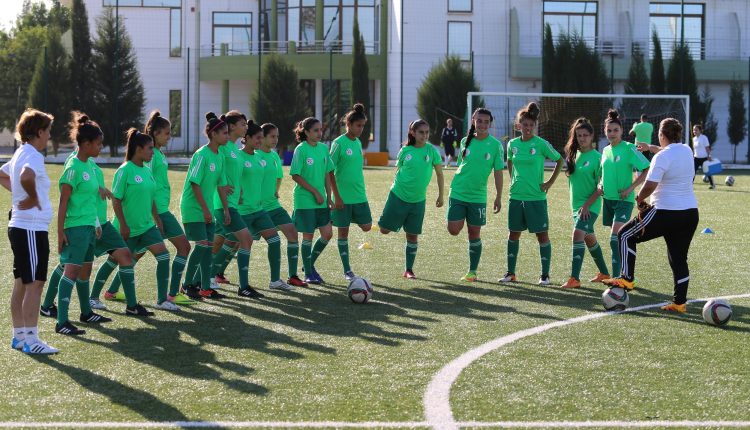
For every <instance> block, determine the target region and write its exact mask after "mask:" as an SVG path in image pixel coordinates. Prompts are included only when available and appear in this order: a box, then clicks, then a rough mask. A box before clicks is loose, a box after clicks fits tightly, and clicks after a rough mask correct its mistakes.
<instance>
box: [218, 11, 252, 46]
mask: <svg viewBox="0 0 750 430" xmlns="http://www.w3.org/2000/svg"><path fill="white" fill-rule="evenodd" d="M252 22H253V14H252V13H250V12H214V14H213V53H214V55H220V54H221V47H222V45H223V44H226V45H227V49H228V52H227V54H228V55H247V54H250V48H251V46H252V45H251V44H252V42H253V24H252Z"/></svg>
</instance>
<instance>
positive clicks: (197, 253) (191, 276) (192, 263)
mask: <svg viewBox="0 0 750 430" xmlns="http://www.w3.org/2000/svg"><path fill="white" fill-rule="evenodd" d="M206 251H208V252H211V250H210V249H208V247H207V246H206V245H201V244H199V243H196V244H195V246H194V247H193V251H192V252H191V253H190V256H189V257H188V260H187V269H186V270H185V283H186V284H191V285H195V279H196V277H195V275H196V272H198V268H199V267H200V264H201V260H202V259H203V253H204V252H206Z"/></svg>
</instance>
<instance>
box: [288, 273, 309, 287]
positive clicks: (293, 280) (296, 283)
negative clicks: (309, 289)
mask: <svg viewBox="0 0 750 430" xmlns="http://www.w3.org/2000/svg"><path fill="white" fill-rule="evenodd" d="M286 283H287V284H289V285H291V286H293V287H306V286H307V282H305V281H303V280H302V279H300V278H299V276H297V275H294V276H292V277H290V278H289V280H287V281H286Z"/></svg>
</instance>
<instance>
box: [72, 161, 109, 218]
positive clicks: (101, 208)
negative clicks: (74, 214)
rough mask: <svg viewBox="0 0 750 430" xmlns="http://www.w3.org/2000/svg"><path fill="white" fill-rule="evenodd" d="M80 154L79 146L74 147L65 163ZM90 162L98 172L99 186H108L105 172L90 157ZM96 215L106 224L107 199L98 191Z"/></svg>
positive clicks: (95, 171)
mask: <svg viewBox="0 0 750 430" xmlns="http://www.w3.org/2000/svg"><path fill="white" fill-rule="evenodd" d="M77 155H78V148H76V149H74V150H73V152H71V153H70V155H68V158H67V159H66V160H65V164H68V163H69V162H70V160H71V159H72V158H75V156H77ZM89 164H91V167H92V168H93V169H94V173H95V174H96V182H97V183H98V184H99V188H107V185H106V184H105V183H104V172H103V171H102V169H101V167H99V166H98V165H97V164H96V162H95V161H94V159H93V158H89ZM96 216H97V218H99V223H100V224H104V223H105V222H107V199H106V198H102V196H101V194H99V193H98V192H97V193H96Z"/></svg>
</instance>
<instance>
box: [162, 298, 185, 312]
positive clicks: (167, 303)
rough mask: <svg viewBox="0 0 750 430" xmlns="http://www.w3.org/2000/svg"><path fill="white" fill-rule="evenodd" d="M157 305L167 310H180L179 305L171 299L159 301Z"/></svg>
mask: <svg viewBox="0 0 750 430" xmlns="http://www.w3.org/2000/svg"><path fill="white" fill-rule="evenodd" d="M156 307H157V308H159V309H161V310H165V311H179V310H180V307H179V306H177V305H176V304H174V303H172V302H170V301H169V300H164V301H163V302H161V303H157V304H156Z"/></svg>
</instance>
